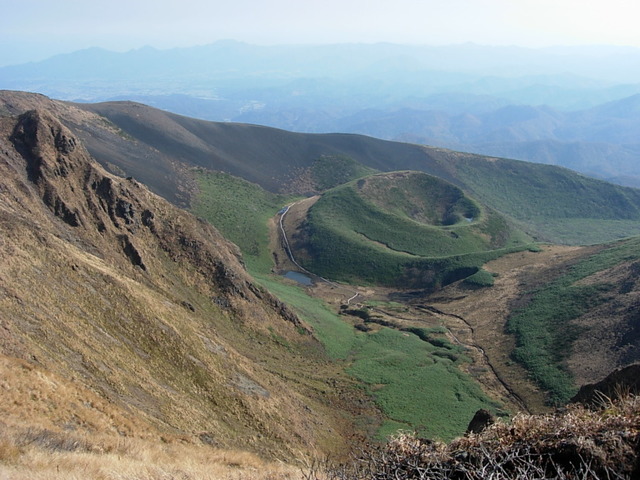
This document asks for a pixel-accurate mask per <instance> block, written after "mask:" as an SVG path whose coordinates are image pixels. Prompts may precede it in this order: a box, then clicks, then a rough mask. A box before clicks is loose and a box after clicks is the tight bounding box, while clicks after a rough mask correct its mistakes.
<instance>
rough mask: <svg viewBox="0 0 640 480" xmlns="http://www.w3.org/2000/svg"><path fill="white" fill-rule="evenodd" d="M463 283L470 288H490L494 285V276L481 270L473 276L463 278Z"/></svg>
mask: <svg viewBox="0 0 640 480" xmlns="http://www.w3.org/2000/svg"><path fill="white" fill-rule="evenodd" d="M464 283H465V284H467V285H470V286H472V287H491V286H493V283H494V276H493V274H492V273H491V272H487V271H486V270H484V269H482V268H481V269H480V270H478V271H477V272H476V273H474V274H473V275H470V276H468V277H467V278H465V279H464Z"/></svg>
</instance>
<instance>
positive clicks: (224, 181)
mask: <svg viewBox="0 0 640 480" xmlns="http://www.w3.org/2000/svg"><path fill="white" fill-rule="evenodd" d="M195 176H196V179H197V181H198V186H199V189H200V191H199V193H198V195H197V197H196V198H195V200H194V204H193V207H192V211H193V213H194V214H195V215H198V216H200V217H202V218H205V219H206V220H207V221H209V222H210V223H211V224H213V225H215V227H216V228H217V229H218V230H220V231H221V232H222V233H223V235H224V236H225V237H226V238H228V239H229V240H231V241H232V242H233V243H235V244H236V245H238V246H239V247H240V249H241V250H242V253H243V255H244V257H245V261H246V262H247V265H248V267H249V268H250V269H251V270H256V271H261V272H268V271H269V270H270V269H271V266H272V260H271V257H270V254H269V248H268V247H269V232H268V227H267V221H268V220H269V218H271V217H273V216H274V215H275V214H276V213H277V212H278V210H280V209H281V208H282V207H283V206H284V205H286V204H287V203H289V201H290V197H286V196H283V195H277V194H274V193H270V192H267V191H266V190H264V189H263V188H262V187H260V186H259V185H256V184H255V183H251V182H248V181H246V180H242V179H240V178H238V177H234V176H232V175H229V174H227V173H224V172H214V171H210V170H203V169H200V170H195Z"/></svg>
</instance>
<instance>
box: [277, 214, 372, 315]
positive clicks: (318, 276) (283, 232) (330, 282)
mask: <svg viewBox="0 0 640 480" xmlns="http://www.w3.org/2000/svg"><path fill="white" fill-rule="evenodd" d="M294 205H295V203H292V204H290V205H287V206H286V207H284V208H283V209H282V210H281V211H280V221H279V224H280V231H281V232H282V238H283V240H284V246H285V249H286V251H287V255H288V256H289V259H290V260H291V261H292V262H293V264H294V265H295V266H296V267H298V268H299V269H300V270H301V271H302V272H304V273H306V274H307V275H311V276H313V277H316V278H319V279H320V280H322V281H323V282H326V283H328V284H329V285H331V286H332V287H335V288H345V287H344V286H342V285H338V284H337V283H334V282H332V281H331V280H327V279H326V278H324V277H321V276H320V275H316V274H315V273H313V272H310V271H309V270H307V269H306V268H304V267H303V266H302V265H300V264H299V263H298V262H297V261H296V259H295V257H294V256H293V252H292V251H291V246H290V244H289V240H288V239H287V232H285V230H284V223H283V221H284V216H285V215H286V214H287V212H288V211H289V209H290V208H291V207H293V206H294ZM353 293H354V295H353V296H351V297H349V298H348V299H347V305H349V304H350V303H351V302H352V301H353V300H355V299H356V298H357V297H358V296H359V295H360V294H359V293H358V292H353Z"/></svg>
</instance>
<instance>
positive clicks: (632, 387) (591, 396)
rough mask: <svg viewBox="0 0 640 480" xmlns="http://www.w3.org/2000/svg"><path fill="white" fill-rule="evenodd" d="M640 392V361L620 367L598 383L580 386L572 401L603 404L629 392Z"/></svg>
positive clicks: (636, 393)
mask: <svg viewBox="0 0 640 480" xmlns="http://www.w3.org/2000/svg"><path fill="white" fill-rule="evenodd" d="M630 393H631V394H635V395H639V394H640V363H636V364H634V365H628V366H626V367H624V368H619V369H617V370H615V371H614V372H612V373H610V374H609V375H607V376H606V377H605V378H603V379H602V380H600V381H599V382H597V383H590V384H588V385H583V386H582V387H580V390H579V391H578V393H577V394H576V395H575V396H574V397H573V398H572V399H571V402H572V403H582V404H583V405H597V406H602V404H603V402H609V401H611V400H615V399H617V398H619V397H621V396H625V395H628V394H630Z"/></svg>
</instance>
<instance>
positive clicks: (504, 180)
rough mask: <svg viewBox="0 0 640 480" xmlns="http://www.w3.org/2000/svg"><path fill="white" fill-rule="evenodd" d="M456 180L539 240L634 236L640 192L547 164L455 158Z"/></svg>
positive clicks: (639, 224)
mask: <svg viewBox="0 0 640 480" xmlns="http://www.w3.org/2000/svg"><path fill="white" fill-rule="evenodd" d="M455 168H456V176H457V178H459V180H460V181H461V182H463V183H464V185H465V186H466V187H467V188H468V189H469V191H470V192H471V193H472V195H474V196H475V197H476V198H478V199H479V200H480V201H482V202H483V203H485V204H487V205H490V206H491V207H493V208H495V209H496V210H498V211H500V212H502V213H504V214H506V215H508V216H509V217H510V218H512V219H515V220H516V221H517V222H518V223H519V224H520V225H522V226H524V228H526V229H527V230H528V231H529V232H530V233H532V234H534V235H536V236H537V237H538V238H539V239H540V240H545V241H550V242H555V243H566V244H594V243H601V242H605V241H610V240H612V239H616V238H622V237H626V236H632V235H637V234H640V222H639V220H640V190H637V189H633V188H628V187H620V186H618V185H613V184H610V183H606V182H603V181H600V180H595V179H593V178H589V177H585V176H583V175H579V174H576V173H575V172H572V171H571V170H567V169H564V168H558V167H555V166H551V165H538V164H533V163H527V162H520V161H515V160H506V159H493V160H486V159H482V157H476V156H471V155H468V156H465V155H460V156H459V157H458V160H457V161H456V162H455Z"/></svg>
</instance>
